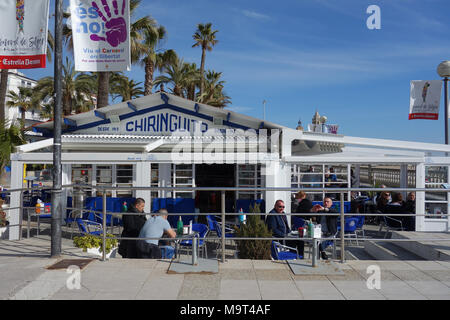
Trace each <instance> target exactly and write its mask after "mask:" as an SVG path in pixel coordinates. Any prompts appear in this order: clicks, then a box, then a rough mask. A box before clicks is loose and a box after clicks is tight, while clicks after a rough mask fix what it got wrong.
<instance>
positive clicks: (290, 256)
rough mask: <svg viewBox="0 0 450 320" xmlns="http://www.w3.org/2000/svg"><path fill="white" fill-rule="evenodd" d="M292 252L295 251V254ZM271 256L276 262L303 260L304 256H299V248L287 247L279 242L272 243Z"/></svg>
mask: <svg viewBox="0 0 450 320" xmlns="http://www.w3.org/2000/svg"><path fill="white" fill-rule="evenodd" d="M290 250H294V251H295V253H294V252H292V251H290ZM271 254H272V258H273V259H274V260H296V259H303V256H300V255H299V254H298V251H297V248H292V247H288V246H285V245H283V244H281V243H279V242H278V241H272V246H271Z"/></svg>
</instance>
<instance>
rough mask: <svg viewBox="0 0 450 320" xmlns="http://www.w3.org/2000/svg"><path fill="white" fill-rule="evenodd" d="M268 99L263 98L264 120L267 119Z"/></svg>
mask: <svg viewBox="0 0 450 320" xmlns="http://www.w3.org/2000/svg"><path fill="white" fill-rule="evenodd" d="M266 102H267V101H266V100H263V111H264V112H263V120H264V121H266Z"/></svg>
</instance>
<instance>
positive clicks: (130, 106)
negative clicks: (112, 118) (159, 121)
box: [127, 102, 138, 112]
mask: <svg viewBox="0 0 450 320" xmlns="http://www.w3.org/2000/svg"><path fill="white" fill-rule="evenodd" d="M127 105H128V108H130V109H131V110H133V111H134V112H136V111H137V110H138V109H137V107H136V106H135V105H134V104H132V103H131V102H127Z"/></svg>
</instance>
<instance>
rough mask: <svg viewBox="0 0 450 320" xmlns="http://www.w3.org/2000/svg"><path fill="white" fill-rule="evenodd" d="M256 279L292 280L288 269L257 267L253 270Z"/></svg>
mask: <svg viewBox="0 0 450 320" xmlns="http://www.w3.org/2000/svg"><path fill="white" fill-rule="evenodd" d="M255 274H256V279H258V280H279V281H282V280H292V276H291V274H290V272H289V271H288V270H285V269H281V270H273V269H259V270H255Z"/></svg>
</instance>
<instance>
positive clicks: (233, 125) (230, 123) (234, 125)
mask: <svg viewBox="0 0 450 320" xmlns="http://www.w3.org/2000/svg"><path fill="white" fill-rule="evenodd" d="M223 125H224V126H229V127H233V128H236V129H243V130H248V129H251V128H250V127H246V126H243V125H241V124H237V123H233V122H230V121H224V122H223Z"/></svg>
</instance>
